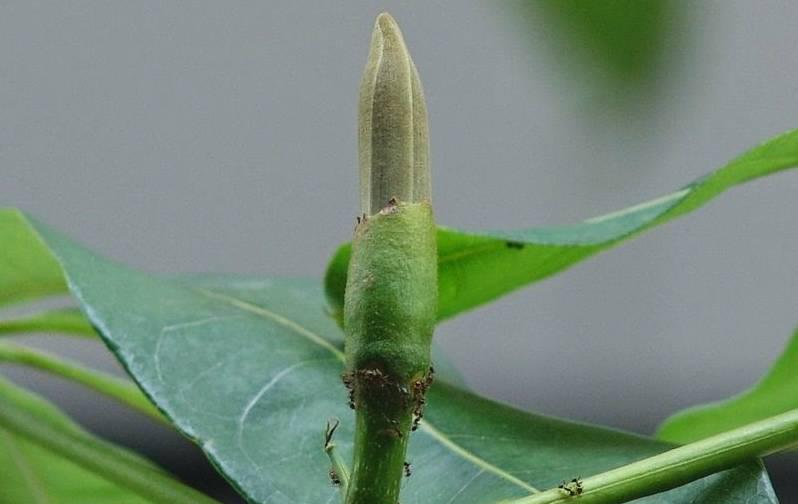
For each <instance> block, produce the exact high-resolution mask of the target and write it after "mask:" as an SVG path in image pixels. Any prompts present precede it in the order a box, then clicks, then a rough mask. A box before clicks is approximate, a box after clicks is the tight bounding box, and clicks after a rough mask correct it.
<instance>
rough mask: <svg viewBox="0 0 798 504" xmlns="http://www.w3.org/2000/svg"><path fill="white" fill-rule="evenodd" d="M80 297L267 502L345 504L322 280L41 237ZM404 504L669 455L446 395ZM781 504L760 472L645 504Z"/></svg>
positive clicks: (432, 410) (439, 389) (347, 422)
mask: <svg viewBox="0 0 798 504" xmlns="http://www.w3.org/2000/svg"><path fill="white" fill-rule="evenodd" d="M34 227H35V228H36V229H37V230H38V231H39V232H40V233H41V235H42V236H43V237H44V238H45V240H46V242H47V243H48V244H49V245H50V247H51V248H52V250H53V251H54V253H55V255H56V256H57V257H58V258H59V259H60V261H61V263H62V265H63V267H64V270H65V272H66V275H67V277H68V278H69V280H70V286H71V288H72V291H73V293H74V295H75V296H76V297H77V298H78V300H79V302H80V303H81V305H82V306H83V308H84V309H85V310H86V312H87V314H88V315H89V318H90V319H91V321H92V323H93V324H94V325H95V326H96V327H97V328H98V329H99V330H100V332H101V333H102V335H103V337H104V338H105V339H106V340H107V342H108V344H109V346H110V347H111V348H112V350H114V352H115V353H116V354H117V356H118V357H119V358H120V360H121V361H122V362H123V364H124V365H125V366H126V367H127V368H128V370H129V371H130V373H131V374H132V375H133V377H134V378H135V379H136V380H137V381H138V382H139V384H140V385H141V387H142V388H143V390H144V391H145V392H146V393H147V394H148V395H149V396H150V397H151V398H152V399H153V400H154V401H155V402H156V404H158V406H159V407H160V408H161V409H162V410H163V411H164V412H165V413H166V414H167V415H168V416H169V417H170V418H171V419H172V420H173V421H174V423H175V425H176V426H177V427H178V428H179V429H180V430H182V431H183V432H184V433H186V434H187V435H188V436H189V437H191V438H193V439H195V440H196V441H197V442H198V443H199V444H200V446H202V448H203V449H204V450H205V452H206V453H207V454H208V455H209V456H210V458H211V459H212V460H213V461H214V462H215V463H216V465H217V466H218V467H219V468H220V470H221V471H222V472H223V473H224V474H225V475H226V476H227V477H228V478H229V479H230V480H231V481H232V482H233V483H234V484H235V485H236V486H237V487H238V488H239V489H240V490H241V491H242V492H243V493H244V494H246V495H247V496H248V497H249V498H250V499H252V500H253V501H255V502H259V503H266V502H268V503H270V504H279V503H289V502H308V503H315V502H319V503H325V502H334V501H335V500H336V499H337V498H338V496H337V495H336V494H335V492H336V491H335V489H333V488H332V487H331V486H330V483H329V481H328V479H327V478H328V475H327V472H328V468H329V466H328V465H329V461H328V460H327V457H326V456H325V454H324V452H323V449H322V448H323V439H322V431H323V429H324V426H325V423H326V421H327V419H328V418H329V417H338V418H340V419H341V427H340V428H339V430H338V432H337V433H336V439H335V442H336V445H337V446H338V448H339V449H340V450H341V454H342V456H343V457H344V459H345V460H347V459H349V457H350V456H351V438H352V424H353V415H352V413H351V411H350V410H349V409H348V407H347V406H346V402H347V400H346V391H345V389H344V387H343V385H342V384H341V382H340V373H341V371H342V352H341V350H340V347H341V343H342V336H341V333H340V331H339V330H338V329H337V327H336V326H335V324H334V322H333V321H332V320H330V319H329V317H327V316H326V315H325V313H324V309H323V297H322V293H321V289H320V288H318V287H317V286H316V284H315V282H309V281H302V280H272V279H259V278H242V277H230V276H226V277H225V276H218V277H213V276H208V277H198V278H193V279H190V280H182V281H181V280H163V279H158V278H154V277H152V276H149V275H145V274H142V273H139V272H136V271H133V270H131V269H128V268H125V267H122V266H119V265H116V264H114V263H112V262H109V261H106V260H103V259H101V258H99V257H97V256H95V255H93V254H91V253H90V252H87V251H86V250H84V249H82V248H80V247H79V246H77V245H75V244H73V243H71V242H70V241H68V240H66V239H64V238H62V237H61V236H59V235H58V234H56V233H54V232H52V231H49V230H47V229H46V228H44V227H43V226H41V225H39V224H34ZM410 445H411V448H410V454H409V457H410V461H411V462H412V464H413V465H414V467H415V471H414V474H413V476H412V477H411V478H410V479H408V480H407V482H406V484H405V487H404V489H403V494H402V502H403V503H404V504H414V503H424V504H437V503H440V504H444V503H459V502H462V503H475V504H479V503H488V502H495V501H497V500H499V499H503V498H511V497H518V496H523V495H526V494H528V493H529V492H533V491H534V489H535V488H536V487H537V488H542V487H548V486H551V485H554V484H556V483H557V482H558V481H559V480H560V479H563V478H570V477H574V476H576V475H580V474H590V473H594V472H598V471H602V470H605V469H608V468H610V467H614V466H619V465H622V464H624V463H627V462H630V461H632V460H637V459H640V458H643V457H645V456H647V455H650V454H653V453H656V452H659V451H662V450H665V449H667V447H668V445H665V444H662V443H658V442H655V441H651V440H648V439H645V438H642V437H638V436H634V435H629V434H623V433H620V432H616V431H611V430H605V429H600V428H596V427H589V426H584V425H579V424H573V423H569V422H565V421H561V420H554V419H550V418H545V417H540V416H535V415H530V414H527V413H523V412H520V411H518V410H514V409H512V408H509V407H507V406H503V405H500V404H497V403H495V402H491V401H489V400H486V399H482V398H479V397H478V396H476V395H474V394H472V393H469V392H466V391H463V390H461V389H458V388H456V387H453V386H451V385H448V384H444V383H439V384H437V385H436V386H435V387H433V389H432V392H431V395H430V398H429V408H428V411H427V414H426V416H425V421H424V422H422V427H421V429H420V430H419V431H418V432H417V433H416V434H414V436H413V439H412V441H411V443H410ZM726 498H733V499H739V500H740V501H746V502H757V503H760V502H761V503H771V502H776V501H775V497H774V496H773V493H772V490H771V489H770V484H769V482H768V478H767V475H766V474H765V472H764V471H763V470H762V468H761V467H760V466H759V464H758V463H756V462H752V463H751V464H748V465H746V466H744V467H739V468H736V469H733V470H730V471H727V472H724V473H720V474H717V475H714V476H712V477H709V478H705V479H703V480H701V481H699V482H695V483H693V484H690V485H687V486H685V487H682V488H679V489H676V490H674V491H671V492H669V493H667V494H663V495H661V496H657V497H653V498H650V499H648V500H646V501H644V502H656V503H688V502H689V503H708V502H713V503H715V502H728V500H723V499H726Z"/></svg>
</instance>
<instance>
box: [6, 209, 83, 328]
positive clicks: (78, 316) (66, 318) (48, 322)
mask: <svg viewBox="0 0 798 504" xmlns="http://www.w3.org/2000/svg"><path fill="white" fill-rule="evenodd" d="M0 218H1V217H0ZM32 332H34V333H42V332H45V333H46V332H58V333H64V334H69V335H73V336H85V337H95V336H97V333H96V332H95V331H94V328H93V327H92V326H91V324H90V323H89V321H88V320H87V319H86V317H84V316H83V314H82V313H80V310H78V309H77V308H62V309H56V310H49V311H45V312H41V313H36V314H34V315H30V316H28V317H22V318H16V319H10V320H0V336H2V335H4V334H8V335H10V334H21V333H32Z"/></svg>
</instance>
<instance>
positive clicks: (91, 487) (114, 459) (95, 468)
mask: <svg viewBox="0 0 798 504" xmlns="http://www.w3.org/2000/svg"><path fill="white" fill-rule="evenodd" d="M0 464H2V469H1V470H0V502H8V503H26V504H27V503H31V504H40V503H41V504H73V503H76V502H80V503H81V504H107V503H109V502H114V503H117V502H118V503H120V504H121V503H124V504H144V503H148V502H150V503H159V502H185V503H190V502H197V503H210V502H212V501H211V500H210V499H206V498H204V496H202V495H201V494H199V493H197V492H196V491H194V490H192V489H190V488H188V487H185V486H183V485H181V484H180V483H178V482H176V481H174V480H172V479H171V478H170V477H169V476H168V475H167V474H166V473H165V472H164V471H163V470H162V469H160V468H158V467H157V466H155V465H154V464H152V463H151V462H149V461H147V460H145V459H143V458H141V457H139V456H138V455H136V454H134V453H132V452H129V451H127V450H124V449H122V448H119V447H116V446H113V445H110V444H109V443H106V442H103V441H101V440H99V439H97V438H95V437H94V436H92V435H91V434H89V433H87V432H86V431H84V430H83V429H81V428H80V427H78V426H77V425H76V424H74V423H73V422H72V421H71V420H70V419H69V418H67V417H66V416H65V415H64V414H63V413H61V411H59V410H58V409H57V408H56V407H55V406H53V405H52V404H50V403H48V402H47V401H45V400H44V399H42V398H41V397H38V396H36V395H34V394H33V393H31V392H28V391H25V390H23V389H20V388H18V387H16V386H14V385H12V384H11V383H9V382H7V381H5V380H3V379H0ZM159 487H166V490H163V491H159ZM174 498H177V500H174ZM166 499H169V500H166ZM188 499H192V500H188Z"/></svg>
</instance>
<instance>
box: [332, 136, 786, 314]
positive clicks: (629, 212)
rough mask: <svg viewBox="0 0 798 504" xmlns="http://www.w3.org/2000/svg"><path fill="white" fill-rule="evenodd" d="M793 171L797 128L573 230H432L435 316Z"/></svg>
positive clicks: (338, 272) (344, 249) (341, 262)
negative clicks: (760, 180) (728, 193)
mask: <svg viewBox="0 0 798 504" xmlns="http://www.w3.org/2000/svg"><path fill="white" fill-rule="evenodd" d="M795 166H798V130H796V131H790V132H787V133H784V134H782V135H780V136H777V137H775V138H773V139H771V140H769V141H767V142H765V143H764V144H762V145H760V146H758V147H755V148H753V149H751V150H750V151H748V152H746V153H745V154H743V155H742V156H740V157H738V158H737V159H735V160H733V161H731V162H730V163H729V164H727V165H726V166H724V167H723V168H721V169H719V170H717V171H715V172H713V173H711V174H709V175H707V176H704V177H702V178H700V179H698V180H696V181H695V182H693V183H692V184H689V185H688V186H686V187H685V188H683V189H680V190H678V191H676V192H673V193H671V194H668V195H665V196H662V197H660V198H657V199H654V200H651V201H648V202H645V203H641V204H639V205H634V206H632V207H629V208H626V209H623V210H619V211H617V212H612V213H610V214H607V215H602V216H600V217H594V218H592V219H588V220H586V221H584V222H582V223H579V224H576V225H572V226H562V227H550V228H537V229H535V228H532V229H526V230H518V231H491V232H484V233H471V232H463V231H456V230H453V229H446V228H440V229H439V231H438V275H439V279H438V288H439V293H440V298H439V304H438V318H439V319H440V320H443V319H446V318H449V317H452V316H454V315H457V314H458V313H461V312H463V311H466V310H470V309H472V308H474V307H476V306H479V305H481V304H484V303H487V302H489V301H492V300H493V299H496V298H498V297H500V296H502V295H504V294H507V293H508V292H510V291H513V290H515V289H518V288H520V287H523V286H525V285H527V284H530V283H533V282H536V281H538V280H542V279H543V278H546V277H548V276H550V275H553V274H555V273H558V272H560V271H563V270H565V269H567V268H569V267H570V266H573V265H574V264H576V263H578V262H580V261H582V260H584V259H587V258H588V257H590V256H592V255H593V254H595V253H597V252H600V251H602V250H606V249H608V248H610V247H612V246H614V245H616V244H618V243H620V242H621V241H623V240H625V239H628V238H631V237H633V236H636V235H638V234H640V233H642V232H643V231H646V230H647V229H650V228H652V227H654V226H657V225H659V224H662V223H665V222H668V221H669V220H671V219H675V218H676V217H680V216H682V215H684V214H686V213H689V212H692V211H693V210H695V209H697V208H699V207H701V206H703V205H704V204H706V203H707V202H709V201H710V200H711V199H713V198H714V197H716V196H718V195H719V194H721V193H722V192H723V191H725V190H726V189H728V188H730V187H733V186H735V185H737V184H741V183H743V182H747V181H750V180H754V179H756V178H759V177H763V176H765V175H769V174H771V173H776V172H778V171H781V170H785V169H788V168H793V167H795ZM349 253H350V245H349V244H346V245H343V246H341V247H340V248H339V249H338V251H336V253H335V255H334V256H333V258H332V260H331V262H330V265H329V266H328V268H327V274H326V276H325V292H326V294H327V298H328V300H329V302H330V306H331V308H332V312H333V313H334V314H335V315H337V316H340V310H341V308H342V307H343V301H344V290H345V287H346V273H347V267H348V264H349Z"/></svg>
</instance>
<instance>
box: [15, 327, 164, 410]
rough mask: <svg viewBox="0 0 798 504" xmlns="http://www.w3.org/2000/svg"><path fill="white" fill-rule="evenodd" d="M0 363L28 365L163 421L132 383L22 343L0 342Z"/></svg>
mask: <svg viewBox="0 0 798 504" xmlns="http://www.w3.org/2000/svg"><path fill="white" fill-rule="evenodd" d="M0 363H8V364H17V365H20V366H29V367H32V368H34V369H38V370H40V371H45V372H47V373H52V374H54V375H56V376H60V377H61V378H65V379H67V380H71V381H73V382H75V383H79V384H81V385H84V386H86V387H88V388H90V389H92V390H95V391H97V392H99V393H101V394H105V395H106V396H108V397H111V398H112V399H115V400H116V401H119V402H120V403H121V404H123V405H125V406H128V407H130V408H133V409H135V410H136V411H139V412H140V413H143V414H145V415H147V416H149V417H150V418H152V419H154V420H158V421H165V420H164V418H163V416H161V414H160V413H159V412H158V410H157V409H155V407H154V406H153V405H152V403H150V401H149V400H148V399H147V398H146V397H144V395H143V394H142V393H141V391H140V390H139V389H138V387H136V385H135V384H133V383H131V382H130V381H129V380H124V379H121V378H117V377H115V376H111V375H108V374H105V373H102V372H100V371H95V370H93V369H88V368H85V367H83V366H81V365H79V364H76V363H73V362H69V361H67V360H66V359H62V358H60V357H56V356H54V355H49V354H47V353H44V352H41V351H38V350H32V349H30V348H26V347H24V346H21V345H14V344H12V343H4V342H0Z"/></svg>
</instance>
